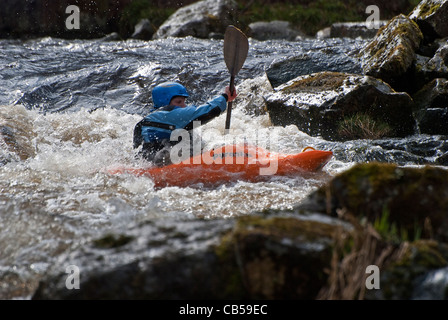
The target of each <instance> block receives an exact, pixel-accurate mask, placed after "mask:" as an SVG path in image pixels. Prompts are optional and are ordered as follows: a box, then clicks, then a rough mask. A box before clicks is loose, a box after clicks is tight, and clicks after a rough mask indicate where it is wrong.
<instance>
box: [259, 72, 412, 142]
mask: <svg viewBox="0 0 448 320" xmlns="http://www.w3.org/2000/svg"><path fill="white" fill-rule="evenodd" d="M266 107H267V110H268V112H269V115H270V118H271V121H272V123H273V124H274V125H276V126H287V125H296V126H297V127H298V128H299V130H301V131H304V132H306V133H307V134H309V135H312V136H322V137H323V138H324V139H326V140H330V141H335V140H336V141H337V140H350V139H353V137H351V136H347V135H345V132H344V130H343V129H344V127H343V125H344V123H345V121H347V120H349V119H350V118H351V117H356V116H359V117H361V118H362V117H367V119H370V120H369V121H370V124H369V123H367V124H365V127H366V128H367V127H369V126H370V127H371V129H372V133H371V134H372V135H373V134H374V132H373V131H375V125H376V128H381V127H382V126H384V125H387V127H388V128H389V130H388V131H385V132H384V136H389V137H390V136H399V137H400V136H406V135H411V134H413V133H415V121H414V119H413V117H412V107H413V101H412V99H411V97H410V96H409V95H408V94H407V93H403V92H395V91H394V90H393V89H392V88H391V87H390V86H389V85H387V84H386V83H384V82H382V81H381V80H378V79H375V78H373V77H369V76H361V75H354V74H345V73H337V72H320V73H315V74H311V75H306V76H300V77H297V78H295V79H293V80H291V81H289V82H288V83H286V84H284V85H282V86H279V87H277V88H276V91H275V92H274V93H272V94H270V95H268V96H267V97H266ZM364 138H368V137H364Z"/></svg>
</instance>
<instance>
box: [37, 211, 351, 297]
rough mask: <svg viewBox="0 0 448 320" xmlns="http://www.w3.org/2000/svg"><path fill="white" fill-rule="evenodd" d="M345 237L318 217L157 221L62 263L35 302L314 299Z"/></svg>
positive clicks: (334, 223)
mask: <svg viewBox="0 0 448 320" xmlns="http://www.w3.org/2000/svg"><path fill="white" fill-rule="evenodd" d="M338 230H339V232H341V231H347V232H350V230H351V227H350V225H349V224H347V223H344V222H342V221H338V220H337V219H333V218H328V217H326V216H319V215H314V216H312V217H311V216H303V217H292V216H289V217H288V216H273V217H263V216H258V215H253V216H248V217H240V218H238V219H234V220H230V219H228V220H220V219H219V220H218V219H217V220H203V221H201V220H195V221H173V220H166V221H161V220H158V221H152V222H151V223H146V224H141V225H137V226H134V227H133V228H131V229H129V230H127V231H126V232H124V233H123V231H121V232H116V233H108V234H105V235H103V236H102V237H100V238H98V239H96V240H94V241H92V242H90V243H85V244H83V246H82V247H80V248H79V249H78V250H75V251H73V252H71V253H68V254H66V255H63V256H61V257H60V259H59V260H58V262H57V263H56V264H55V265H54V266H53V267H52V268H51V270H50V271H49V273H48V274H47V275H46V276H45V277H44V279H42V280H41V282H40V284H39V287H38V289H37V290H36V292H35V294H34V295H33V297H32V299H33V300H40V299H51V300H54V299H157V300H159V299H314V298H315V297H316V296H317V294H318V292H319V290H320V289H321V287H322V286H324V285H325V284H326V282H327V276H328V275H327V273H326V270H327V269H328V268H329V267H330V263H331V257H332V255H331V250H332V247H333V246H334V238H333V235H334V234H335V233H336V232H337V231H338ZM67 266H75V267H77V268H78V269H79V271H80V283H79V289H77V290H68V289H67V286H66V283H67V281H68V280H67V279H68V276H69V274H67V273H66V270H67Z"/></svg>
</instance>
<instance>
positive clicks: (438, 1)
mask: <svg viewBox="0 0 448 320" xmlns="http://www.w3.org/2000/svg"><path fill="white" fill-rule="evenodd" d="M446 17H448V1H447V0H423V1H421V2H420V3H419V4H418V6H417V7H416V8H415V9H414V10H413V11H412V12H411V13H410V15H409V18H410V19H412V20H414V21H416V22H417V24H418V25H419V27H420V29H421V30H422V31H423V34H424V35H425V38H426V40H427V41H428V42H431V41H433V40H434V39H435V38H444V37H448V23H447V20H446Z"/></svg>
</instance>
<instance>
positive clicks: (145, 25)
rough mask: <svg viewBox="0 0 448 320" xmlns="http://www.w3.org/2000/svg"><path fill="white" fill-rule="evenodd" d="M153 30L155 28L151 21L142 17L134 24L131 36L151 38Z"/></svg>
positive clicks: (144, 38)
mask: <svg viewBox="0 0 448 320" xmlns="http://www.w3.org/2000/svg"><path fill="white" fill-rule="evenodd" d="M154 31H155V30H154V27H153V26H152V24H151V22H149V20H148V19H142V20H140V22H139V23H138V24H137V25H136V26H135V30H134V33H133V34H132V36H131V38H132V39H139V40H151V39H152V36H153V35H154Z"/></svg>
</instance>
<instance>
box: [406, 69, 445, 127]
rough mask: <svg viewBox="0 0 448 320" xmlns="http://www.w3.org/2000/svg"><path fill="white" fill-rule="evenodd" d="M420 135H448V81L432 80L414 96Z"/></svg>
mask: <svg viewBox="0 0 448 320" xmlns="http://www.w3.org/2000/svg"><path fill="white" fill-rule="evenodd" d="M414 101H415V110H416V111H415V118H416V120H417V123H418V126H419V129H420V133H423V134H435V135H437V134H441V135H447V134H448V80H447V79H440V78H438V79H434V80H433V81H431V82H430V83H429V84H428V85H426V86H425V87H424V88H422V89H421V90H420V91H419V92H417V93H416V94H415V95H414Z"/></svg>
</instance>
